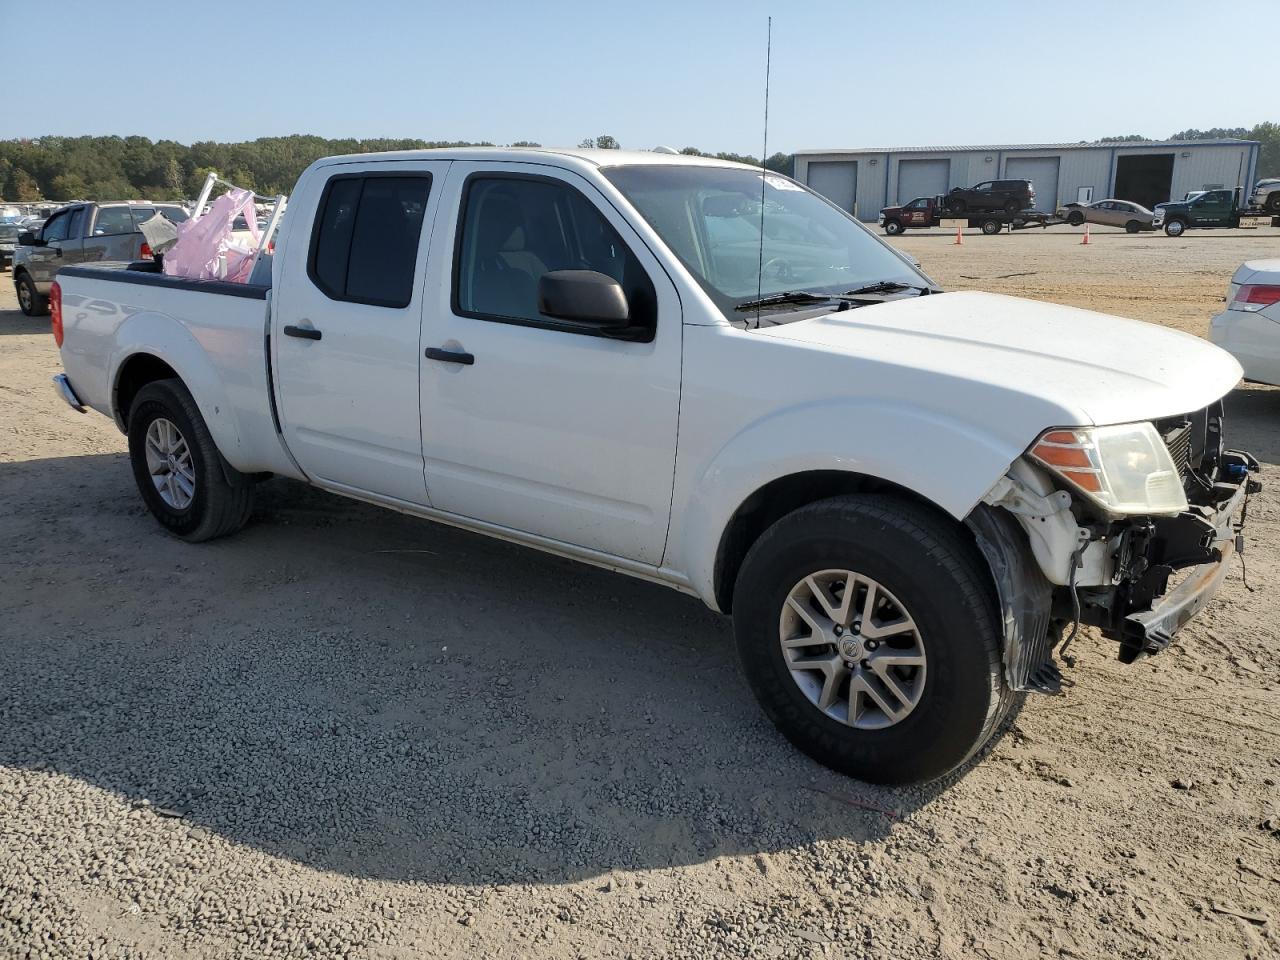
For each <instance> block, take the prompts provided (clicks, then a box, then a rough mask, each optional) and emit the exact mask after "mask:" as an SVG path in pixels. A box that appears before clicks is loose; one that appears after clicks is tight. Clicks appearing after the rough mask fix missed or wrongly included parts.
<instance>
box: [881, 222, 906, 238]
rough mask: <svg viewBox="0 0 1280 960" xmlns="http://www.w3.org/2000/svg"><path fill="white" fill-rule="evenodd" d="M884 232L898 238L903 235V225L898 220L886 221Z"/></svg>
mask: <svg viewBox="0 0 1280 960" xmlns="http://www.w3.org/2000/svg"><path fill="white" fill-rule="evenodd" d="M884 232H885V233H887V234H888V235H889V236H891V237H896V236H897V235H898V234H900V233H902V224H901V223H899V222H898V221H897V220H886V221H885V222H884Z"/></svg>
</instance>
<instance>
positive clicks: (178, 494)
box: [129, 380, 253, 543]
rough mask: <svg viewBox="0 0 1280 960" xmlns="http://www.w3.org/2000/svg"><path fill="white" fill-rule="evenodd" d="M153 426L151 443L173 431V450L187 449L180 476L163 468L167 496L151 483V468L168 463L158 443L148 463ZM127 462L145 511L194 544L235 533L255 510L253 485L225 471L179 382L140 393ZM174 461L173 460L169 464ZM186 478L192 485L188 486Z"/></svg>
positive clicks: (161, 382) (131, 412)
mask: <svg viewBox="0 0 1280 960" xmlns="http://www.w3.org/2000/svg"><path fill="white" fill-rule="evenodd" d="M165 424H168V426H167V427H166V426H165ZM153 425H155V429H156V433H155V434H151V436H150V439H152V440H154V439H155V438H156V436H159V437H160V438H161V439H162V440H163V439H164V438H165V436H166V435H167V436H168V437H169V438H170V439H171V438H172V433H169V430H170V428H172V430H174V431H176V433H177V435H178V441H179V444H175V445H174V447H173V449H175V450H179V451H181V450H185V453H179V454H178V456H177V457H176V460H177V462H178V464H179V466H181V462H182V461H183V459H184V458H185V462H186V471H185V472H183V473H182V475H181V477H179V476H178V475H177V474H176V473H175V472H174V471H173V470H172V469H166V468H165V467H164V466H163V465H162V466H161V468H160V469H161V471H162V472H160V473H158V474H157V475H156V476H158V477H159V476H163V477H166V478H170V480H171V482H169V481H163V485H164V487H165V490H163V491H162V490H161V489H160V485H161V484H162V481H160V480H157V479H155V478H153V472H152V464H154V463H155V460H156V459H159V460H163V459H165V458H164V457H162V456H157V455H158V454H159V453H160V448H159V447H157V446H156V445H154V444H152V446H151V451H152V456H153V458H154V459H153V460H152V461H151V463H150V464H149V462H148V443H149V434H150V433H151V431H152V428H153ZM129 459H130V461H131V462H132V465H133V477H134V480H136V481H137V484H138V492H139V493H141V494H142V500H143V502H144V503H146V505H147V509H149V510H150V511H151V514H152V516H154V517H155V518H156V519H157V520H159V521H160V525H161V526H163V527H164V528H165V529H166V530H168V531H169V532H170V533H172V534H174V535H175V536H178V537H181V538H182V539H183V540H187V541H189V542H191V543H198V542H200V541H202V540H212V539H214V538H215V537H223V536H226V535H227V534H229V533H234V532H235V531H237V530H239V529H240V528H241V527H243V526H244V524H245V522H246V521H247V520H248V519H249V514H250V513H251V512H252V510H253V484H252V481H251V480H250V478H249V477H246V476H243V475H241V474H238V473H237V472H236V471H235V470H234V469H232V468H230V467H226V468H225V470H224V463H223V461H222V457H221V456H220V454H219V453H218V448H217V446H215V445H214V442H213V437H212V435H211V434H210V433H209V428H208V427H207V426H206V425H205V422H204V417H202V416H201V415H200V410H199V408H198V407H197V406H196V403H195V400H193V399H192V397H191V394H190V393H189V392H188V391H187V388H186V387H185V386H183V384H182V382H181V381H180V380H157V381H155V382H153V383H149V384H147V385H146V386H145V387H143V388H142V389H141V390H139V391H138V395H137V396H136V397H135V398H134V401H133V406H132V407H131V408H130V410H129ZM174 462H175V460H174V459H169V464H170V465H172V464H173V463H174ZM227 474H230V475H231V477H232V479H231V480H228V476H227ZM188 475H189V477H190V480H188V481H187V482H185V483H184V482H183V479H185V478H186V477H187V476H188ZM188 487H190V490H189V491H188V489H187V488H188ZM184 495H185V496H184ZM184 499H185V500H186V502H183V500H184Z"/></svg>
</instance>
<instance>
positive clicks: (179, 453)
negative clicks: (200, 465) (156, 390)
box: [146, 417, 196, 510]
mask: <svg viewBox="0 0 1280 960" xmlns="http://www.w3.org/2000/svg"><path fill="white" fill-rule="evenodd" d="M146 454H147V472H148V473H149V474H151V482H152V483H154V484H155V487H156V493H158V494H160V499H161V500H163V501H164V502H165V504H166V505H168V506H170V507H172V508H173V509H174V510H185V509H187V507H189V506H191V501H192V500H193V499H194V498H195V495H196V469H195V463H194V462H193V461H192V459H191V448H190V447H189V446H187V441H186V438H185V437H183V436H182V432H181V431H180V430H178V428H177V427H176V426H174V424H173V421H171V420H166V419H165V418H164V417H157V418H156V419H155V420H152V421H151V425H150V426H149V427H147V441H146Z"/></svg>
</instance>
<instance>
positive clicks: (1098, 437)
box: [1030, 423, 1187, 514]
mask: <svg viewBox="0 0 1280 960" xmlns="http://www.w3.org/2000/svg"><path fill="white" fill-rule="evenodd" d="M1030 453H1031V458H1032V459H1033V460H1035V461H1036V462H1037V463H1039V464H1040V465H1042V466H1044V467H1046V468H1048V469H1049V470H1051V471H1052V472H1053V473H1055V474H1057V475H1058V476H1059V477H1061V478H1062V479H1063V480H1065V481H1067V483H1069V484H1071V485H1072V486H1073V487H1075V488H1076V489H1077V490H1079V491H1080V492H1081V493H1083V494H1084V495H1085V496H1086V497H1088V498H1089V499H1090V500H1092V501H1093V502H1094V503H1096V504H1098V506H1100V507H1102V508H1103V509H1104V510H1106V511H1107V512H1109V513H1122V514H1147V513H1151V514H1165V513H1167V514H1173V513H1182V512H1183V511H1184V510H1186V509H1187V496H1186V494H1185V493H1184V492H1183V489H1182V479H1181V478H1180V477H1179V476H1178V468H1177V467H1176V466H1174V463H1173V458H1172V457H1170V456H1169V448H1168V447H1166V446H1165V445H1164V441H1163V440H1161V439H1160V434H1158V433H1156V428H1155V427H1154V426H1152V425H1151V424H1150V423H1121V424H1117V425H1115V426H1112V427H1069V428H1055V429H1053V430H1049V431H1047V432H1046V433H1044V434H1043V435H1042V436H1041V437H1040V439H1039V440H1037V441H1036V442H1035V445H1034V446H1032V448H1031V451H1030Z"/></svg>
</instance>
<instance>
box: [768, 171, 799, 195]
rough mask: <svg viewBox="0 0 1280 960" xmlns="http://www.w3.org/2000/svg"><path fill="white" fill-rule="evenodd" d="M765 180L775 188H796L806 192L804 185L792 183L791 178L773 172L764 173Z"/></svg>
mask: <svg viewBox="0 0 1280 960" xmlns="http://www.w3.org/2000/svg"><path fill="white" fill-rule="evenodd" d="M764 182H765V183H767V184H768V185H769V186H771V187H773V188H774V189H775V190H795V191H796V192H798V193H804V188H803V187H801V186H799V185H798V184H795V183H792V182H791V181H790V180H788V179H786V178H785V177H779V176H776V175H775V174H772V173H766V174H765V175H764Z"/></svg>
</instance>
